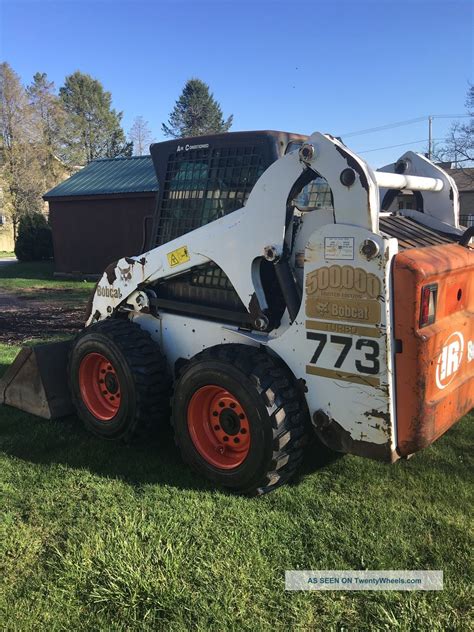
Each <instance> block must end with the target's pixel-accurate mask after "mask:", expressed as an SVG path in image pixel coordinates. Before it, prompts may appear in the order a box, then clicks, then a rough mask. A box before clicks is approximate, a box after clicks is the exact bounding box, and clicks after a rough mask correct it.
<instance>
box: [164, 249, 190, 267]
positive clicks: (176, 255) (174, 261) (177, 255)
mask: <svg viewBox="0 0 474 632" xmlns="http://www.w3.org/2000/svg"><path fill="white" fill-rule="evenodd" d="M166 256H167V257H168V263H169V264H170V266H171V267H172V268H174V266H179V265H181V264H182V263H186V261H189V259H190V257H189V252H188V247H187V246H181V248H176V250H173V251H172V252H168V254H167V255H166Z"/></svg>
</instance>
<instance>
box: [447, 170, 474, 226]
mask: <svg viewBox="0 0 474 632" xmlns="http://www.w3.org/2000/svg"><path fill="white" fill-rule="evenodd" d="M447 172H448V173H449V175H450V176H451V177H452V178H453V179H454V181H455V182H456V185H457V187H458V190H459V206H460V210H459V221H460V223H461V224H462V225H463V226H474V168H473V167H465V168H461V169H447Z"/></svg>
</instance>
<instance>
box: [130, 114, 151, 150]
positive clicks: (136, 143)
mask: <svg viewBox="0 0 474 632" xmlns="http://www.w3.org/2000/svg"><path fill="white" fill-rule="evenodd" d="M128 138H129V140H130V141H131V142H132V143H133V154H134V155H135V156H143V154H145V153H148V147H149V145H150V143H152V142H153V138H152V135H151V130H150V128H149V126H148V121H145V119H144V118H143V116H137V117H135V119H134V121H133V125H132V127H131V128H130V131H129V132H128Z"/></svg>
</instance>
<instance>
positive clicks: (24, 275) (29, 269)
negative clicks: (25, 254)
mask: <svg viewBox="0 0 474 632" xmlns="http://www.w3.org/2000/svg"><path fill="white" fill-rule="evenodd" d="M53 273H54V261H14V262H12V263H11V264H10V265H5V266H2V268H0V279H35V280H39V281H48V280H50V279H52V278H53Z"/></svg>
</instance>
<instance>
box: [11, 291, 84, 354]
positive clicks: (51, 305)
mask: <svg viewBox="0 0 474 632" xmlns="http://www.w3.org/2000/svg"><path fill="white" fill-rule="evenodd" d="M85 308H86V306H85V301H84V302H82V301H81V302H78V303H77V304H75V305H65V304H64V300H59V301H55V300H54V299H53V300H51V299H48V300H45V301H40V300H31V299H30V298H29V297H28V298H22V297H21V296H18V295H16V294H14V293H9V292H5V291H3V290H2V294H1V295H0V342H2V343H6V344H21V343H22V342H24V341H25V340H28V339H31V338H43V339H46V338H50V337H52V336H57V335H71V334H75V333H77V332H78V331H79V330H80V329H82V327H83V326H84V321H85Z"/></svg>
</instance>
